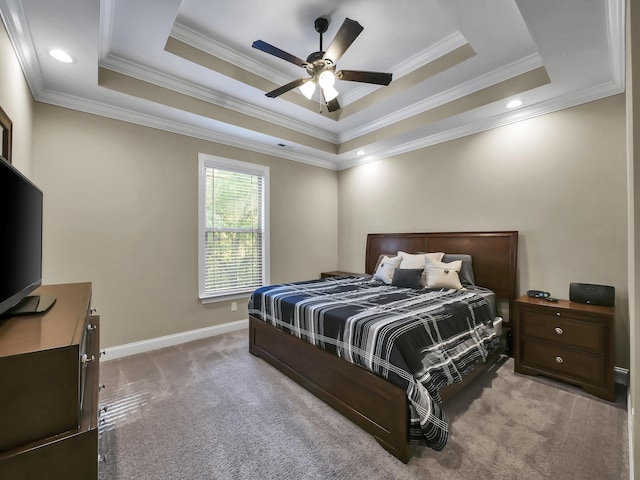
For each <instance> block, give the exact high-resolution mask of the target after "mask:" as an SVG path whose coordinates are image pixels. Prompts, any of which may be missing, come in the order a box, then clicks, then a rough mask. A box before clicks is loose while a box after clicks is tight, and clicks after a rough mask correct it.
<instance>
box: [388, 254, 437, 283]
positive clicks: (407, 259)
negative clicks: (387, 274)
mask: <svg viewBox="0 0 640 480" xmlns="http://www.w3.org/2000/svg"><path fill="white" fill-rule="evenodd" d="M398 256H400V257H401V258H402V262H400V267H398V268H402V269H407V268H411V269H416V268H421V269H422V278H421V280H420V284H421V286H423V287H424V286H425V285H426V283H427V277H426V270H425V267H426V265H427V258H428V259H429V260H430V261H434V262H439V261H440V260H442V257H443V256H444V253H442V252H434V253H407V252H402V251H399V252H398Z"/></svg>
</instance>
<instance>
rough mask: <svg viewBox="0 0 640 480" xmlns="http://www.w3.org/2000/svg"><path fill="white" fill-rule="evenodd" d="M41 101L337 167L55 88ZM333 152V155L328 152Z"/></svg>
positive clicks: (329, 161) (328, 160) (318, 164)
mask: <svg viewBox="0 0 640 480" xmlns="http://www.w3.org/2000/svg"><path fill="white" fill-rule="evenodd" d="M36 100H37V101H39V102H43V103H48V104H51V105H56V106H59V107H64V108H70V109H72V110H77V111H80V112H84V113H90V114H93V115H99V116H101V117H107V118H112V119H114V120H121V121H123V122H128V123H133V124H136V125H141V126H144V127H150V128H156V129H159V130H164V131H167V132H171V133H177V134H179V135H184V136H187V137H193V138H199V139H201V140H206V141H209V142H214V143H219V144H222V145H227V146H230V147H235V148H239V149H241V150H248V151H251V152H256V153H262V154H265V155H271V156H274V157H278V158H284V159H287V160H291V161H294V162H299V163H305V164H307V165H313V166H315V167H320V168H325V169H328V170H336V169H337V165H336V162H335V161H333V160H330V159H323V158H321V157H320V156H319V155H318V156H314V155H308V154H305V153H300V152H298V151H295V150H288V149H286V148H281V147H275V146H270V145H265V144H263V143H260V142H256V141H253V140H250V139H247V138H242V137H237V136H234V135H228V134H225V133H221V132H215V131H212V130H210V129H207V128H202V127H196V126H193V125H188V124H186V123H182V122H176V121H173V120H168V119H164V118H160V117H157V116H155V115H148V114H144V113H139V112H135V111H132V110H130V109H127V108H122V107H116V106H114V105H110V104H106V103H102V102H97V101H95V100H87V99H85V98H81V97H76V96H74V95H68V94H64V93H60V92H54V91H49V90H46V91H43V92H42V94H41V95H40V96H39V97H38V98H37V99H36ZM329 155H330V154H329Z"/></svg>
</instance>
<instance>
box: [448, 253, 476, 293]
mask: <svg viewBox="0 0 640 480" xmlns="http://www.w3.org/2000/svg"><path fill="white" fill-rule="evenodd" d="M456 260H461V261H462V268H461V269H460V272H458V276H459V277H460V283H461V284H462V286H463V287H469V286H473V285H475V284H476V279H475V276H474V275H473V259H472V257H471V255H467V254H466V253H445V254H444V257H442V261H443V262H444V263H449V262H454V261H456Z"/></svg>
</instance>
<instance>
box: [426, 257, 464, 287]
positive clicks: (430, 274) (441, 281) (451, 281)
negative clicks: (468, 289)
mask: <svg viewBox="0 0 640 480" xmlns="http://www.w3.org/2000/svg"><path fill="white" fill-rule="evenodd" d="M460 268H462V261H461V260H456V261H455V262H450V263H444V262H427V268H426V270H427V288H455V289H456V290H460V289H462V284H461V283H460V277H459V276H458V272H459V271H460Z"/></svg>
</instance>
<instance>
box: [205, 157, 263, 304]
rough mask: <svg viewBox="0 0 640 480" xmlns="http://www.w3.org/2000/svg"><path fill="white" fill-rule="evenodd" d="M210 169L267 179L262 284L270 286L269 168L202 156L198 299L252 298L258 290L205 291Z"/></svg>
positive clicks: (206, 301) (209, 301)
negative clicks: (207, 197) (207, 194)
mask: <svg viewBox="0 0 640 480" xmlns="http://www.w3.org/2000/svg"><path fill="white" fill-rule="evenodd" d="M206 168H218V169H221V170H231V171H234V172H238V173H244V174H247V175H257V176H261V177H263V179H264V181H263V187H262V192H263V196H264V198H263V209H264V212H263V232H262V285H269V283H270V276H271V275H270V248H269V238H270V235H269V233H270V230H269V225H270V224H269V211H270V209H269V196H270V195H269V167H267V166H265V165H258V164H255V163H248V162H242V161H240V160H232V159H230V158H223V157H217V156H214V155H209V154H206V153H198V297H199V298H200V301H201V303H212V302H220V301H226V300H235V299H238V298H248V297H249V296H250V295H251V292H252V291H253V290H254V289H255V288H254V287H252V288H241V289H236V290H234V291H228V292H225V293H218V294H211V293H207V292H206V291H205V281H204V275H205V268H204V263H205V255H204V250H205V241H204V237H205V231H206V225H205V209H206V175H205V169H206Z"/></svg>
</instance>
